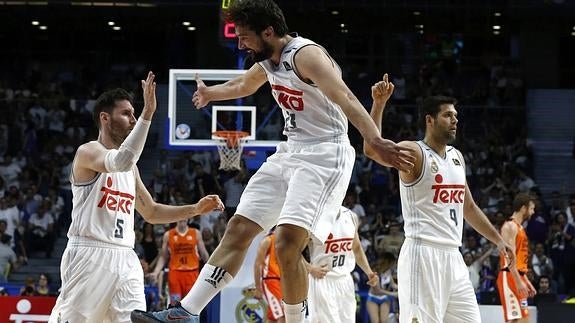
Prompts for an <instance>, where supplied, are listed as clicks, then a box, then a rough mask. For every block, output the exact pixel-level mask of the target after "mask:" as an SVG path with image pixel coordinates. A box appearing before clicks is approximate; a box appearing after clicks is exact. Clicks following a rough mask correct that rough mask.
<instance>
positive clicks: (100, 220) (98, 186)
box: [68, 170, 136, 248]
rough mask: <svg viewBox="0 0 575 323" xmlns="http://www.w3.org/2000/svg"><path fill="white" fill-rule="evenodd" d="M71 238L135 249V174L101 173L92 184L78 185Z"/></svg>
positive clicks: (74, 202) (69, 232) (75, 184)
mask: <svg viewBox="0 0 575 323" xmlns="http://www.w3.org/2000/svg"><path fill="white" fill-rule="evenodd" d="M70 180H71V182H72V195H73V197H72V203H73V208H72V224H71V225H70V229H69V230H68V238H70V237H73V236H78V237H85V238H91V239H93V240H98V241H103V242H108V243H112V244H116V245H120V246H125V247H130V248H134V240H135V233H134V207H135V196H136V179H135V177H134V170H131V171H127V172H119V173H99V174H98V175H96V178H94V179H93V180H92V181H90V182H88V183H74V181H73V179H72V176H71V179H70Z"/></svg>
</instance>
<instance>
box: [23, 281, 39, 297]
mask: <svg viewBox="0 0 575 323" xmlns="http://www.w3.org/2000/svg"><path fill="white" fill-rule="evenodd" d="M20 296H36V279H34V277H27V278H26V282H25V283H24V286H22V288H21V289H20Z"/></svg>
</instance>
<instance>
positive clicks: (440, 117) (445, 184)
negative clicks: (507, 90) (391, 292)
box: [364, 74, 515, 323]
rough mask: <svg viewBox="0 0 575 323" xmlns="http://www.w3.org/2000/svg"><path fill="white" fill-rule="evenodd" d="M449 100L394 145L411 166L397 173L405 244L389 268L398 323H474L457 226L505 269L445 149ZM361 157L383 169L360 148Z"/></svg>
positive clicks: (426, 107) (452, 154)
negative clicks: (484, 243)
mask: <svg viewBox="0 0 575 323" xmlns="http://www.w3.org/2000/svg"><path fill="white" fill-rule="evenodd" d="M393 88H394V86H393V84H392V83H391V82H389V80H388V76H387V74H385V75H384V76H383V80H382V81H380V82H378V83H376V84H375V85H374V86H372V89H371V90H372V91H371V93H372V97H373V106H372V110H371V117H372V118H373V120H374V121H375V122H376V124H377V126H378V128H379V129H381V122H382V116H383V110H384V108H385V104H386V102H387V100H388V99H389V97H390V96H391V94H392V93H393ZM455 104H456V100H455V99H453V98H450V97H444V96H431V97H428V98H426V99H425V100H424V101H423V103H422V104H421V106H420V113H419V120H420V126H421V127H422V130H425V137H424V138H423V140H420V141H402V142H400V143H399V145H400V146H404V147H410V148H412V151H413V152H414V157H415V159H416V162H415V167H414V168H413V169H412V170H410V171H403V170H402V171H400V172H399V179H400V196H401V207H402V215H403V218H404V231H405V238H406V239H405V242H404V243H403V246H402V247H401V251H400V254H399V259H398V266H397V279H398V296H399V308H400V311H401V312H400V315H399V321H400V322H401V323H406V322H426V323H428V322H430V323H435V322H437V323H439V322H447V323H451V322H453V323H455V322H457V323H459V322H469V323H471V322H473V323H479V322H481V317H480V315H479V306H478V305H477V299H476V297H475V292H474V290H473V286H472V285H471V281H470V279H469V273H468V270H467V267H466V265H465V262H464V261H463V257H462V255H461V253H460V252H459V249H458V248H459V247H460V246H461V239H462V234H463V219H464V218H465V220H466V221H467V222H468V223H469V224H470V225H471V227H473V228H474V229H475V230H477V231H478V232H479V233H480V234H482V235H483V236H484V237H486V238H487V239H488V240H489V241H491V242H493V243H494V244H495V245H497V247H498V249H499V251H500V253H501V255H502V256H505V257H509V263H511V264H513V261H514V259H515V255H514V254H513V252H512V251H511V250H512V247H511V246H510V245H509V244H508V243H507V242H506V241H505V240H504V239H503V238H502V237H501V235H500V234H499V232H498V231H497V230H496V229H495V227H494V226H493V225H492V224H491V223H490V222H489V219H488V218H487V216H486V215H485V214H484V213H483V212H482V211H481V209H480V208H479V207H478V206H477V205H476V204H475V202H474V200H473V196H472V195H471V193H470V191H469V187H468V186H467V181H466V177H465V160H464V159H463V156H462V155H461V153H460V152H459V151H458V150H457V149H455V147H453V146H450V145H449V144H450V143H452V142H453V141H454V140H455V137H456V132H457V122H458V119H457V110H456V109H455ZM364 151H365V153H366V155H367V156H368V157H370V158H372V159H374V160H375V161H376V162H378V163H380V164H382V165H384V166H389V164H388V163H386V162H385V161H384V160H381V159H380V158H378V157H377V155H376V154H374V153H373V151H372V149H371V146H370V144H369V142H365V141H364Z"/></svg>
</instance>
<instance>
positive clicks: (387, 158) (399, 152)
mask: <svg viewBox="0 0 575 323" xmlns="http://www.w3.org/2000/svg"><path fill="white" fill-rule="evenodd" d="M370 147H371V149H373V151H375V153H377V154H378V155H379V158H380V159H381V160H382V161H383V162H384V163H386V164H387V165H391V166H392V167H393V168H395V169H397V170H400V171H403V172H408V173H409V172H411V170H412V169H413V167H414V165H415V164H414V163H415V149H413V148H410V147H404V146H400V145H398V144H396V143H394V142H393V141H391V140H388V139H383V138H381V137H377V138H375V140H374V141H372V142H371V143H370Z"/></svg>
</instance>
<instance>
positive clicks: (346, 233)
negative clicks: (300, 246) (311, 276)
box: [308, 206, 358, 278]
mask: <svg viewBox="0 0 575 323" xmlns="http://www.w3.org/2000/svg"><path fill="white" fill-rule="evenodd" d="M357 225H358V219H357V215H356V214H355V213H354V212H353V211H351V210H350V209H348V208H346V207H344V206H342V207H341V209H340V211H339V214H338V215H337V218H336V220H335V223H334V224H333V227H332V228H331V232H330V234H329V236H328V237H327V240H326V241H325V243H323V244H321V243H319V242H318V241H317V239H312V240H311V241H310V243H309V244H308V248H309V258H310V263H311V264H312V265H314V266H327V268H328V269H330V271H329V272H328V273H327V274H326V277H332V278H336V277H343V276H349V273H351V272H352V271H353V269H354V268H355V255H354V253H353V238H354V237H355V233H356V232H357Z"/></svg>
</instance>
